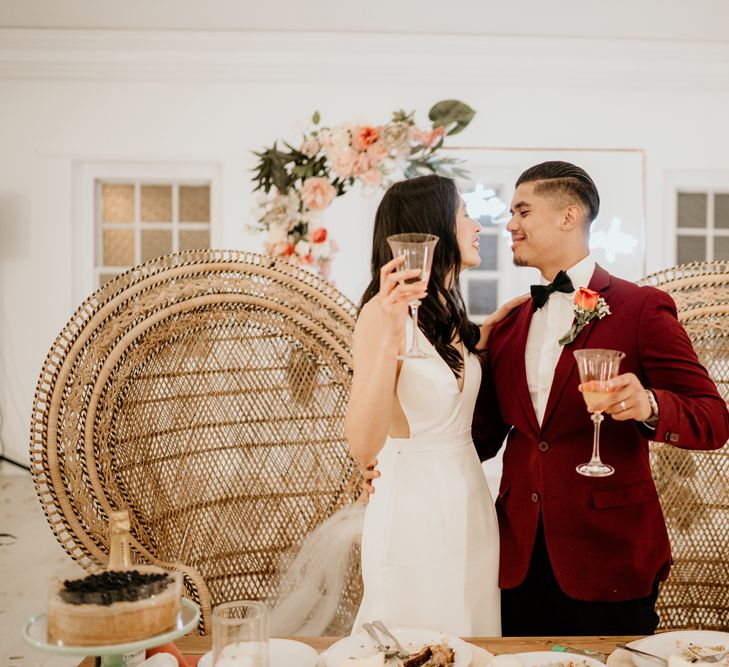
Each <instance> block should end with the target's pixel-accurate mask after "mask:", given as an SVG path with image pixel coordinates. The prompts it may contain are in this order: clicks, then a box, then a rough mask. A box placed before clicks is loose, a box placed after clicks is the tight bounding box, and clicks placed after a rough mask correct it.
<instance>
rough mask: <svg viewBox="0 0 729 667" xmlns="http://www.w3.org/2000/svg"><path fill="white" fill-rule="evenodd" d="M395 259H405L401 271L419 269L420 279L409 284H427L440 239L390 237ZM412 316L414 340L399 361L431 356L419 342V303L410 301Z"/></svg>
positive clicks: (432, 237)
mask: <svg viewBox="0 0 729 667" xmlns="http://www.w3.org/2000/svg"><path fill="white" fill-rule="evenodd" d="M387 242H388V243H389V244H390V249H391V250H392V255H393V257H404V258H405V261H404V262H403V263H402V264H401V265H400V269H399V270H400V271H413V270H415V269H418V270H419V271H420V277H416V278H411V279H409V280H406V281H405V282H408V283H417V282H419V281H420V280H424V281H425V282H426V283H427V282H428V279H429V278H430V268H431V267H432V266H433V251H434V250H435V244H436V243H438V237H437V236H434V235H433V234H419V233H412V234H395V235H394V236H388V237H387ZM408 305H409V306H410V315H411V316H412V318H413V339H412V342H411V343H410V348H409V349H408V351H407V352H406V353H405V354H403V355H400V356H399V357H398V359H423V358H425V357H429V356H430V355H429V354H428V353H427V352H425V351H424V350H422V349H421V347H420V343H419V340H418V305H419V304H418V301H417V300H413V301H410V302H409V304H408Z"/></svg>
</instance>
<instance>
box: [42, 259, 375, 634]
mask: <svg viewBox="0 0 729 667" xmlns="http://www.w3.org/2000/svg"><path fill="white" fill-rule="evenodd" d="M355 316H356V308H355V306H354V304H352V303H351V302H350V301H349V300H348V299H347V298H346V297H345V296H343V295H342V294H341V293H340V292H338V291H337V290H336V289H335V288H334V287H333V286H332V285H331V284H330V283H328V282H326V281H324V280H322V279H320V278H318V277H315V276H314V275H313V274H311V273H309V272H307V271H305V270H303V269H298V268H295V267H292V266H291V265H289V264H286V263H283V262H280V261H276V260H273V259H271V258H269V257H264V256H261V255H256V254H253V253H241V252H227V251H215V250H209V251H192V252H184V253H179V254H173V255H169V256H166V257H162V258H160V259H158V260H154V261H152V262H148V263H146V264H143V265H141V266H138V267H136V268H134V269H132V270H130V271H128V272H127V273H124V274H122V275H120V276H119V277H117V278H116V279H114V280H112V281H111V282H109V283H107V284H106V285H104V286H103V287H102V288H101V289H99V290H98V291H97V292H95V293H94V294H93V295H92V296H91V297H89V298H88V299H87V300H86V301H85V302H84V303H83V304H82V305H81V307H80V308H79V309H78V310H77V311H76V313H75V314H74V315H73V317H72V318H71V320H70V321H69V323H68V324H67V326H66V327H65V328H64V329H63V331H62V332H61V333H60V335H59V336H58V338H57V339H56V341H55V342H54V344H53V346H52V348H51V350H50V352H49V354H48V357H47V358H46V361H45V364H44V367H43V370H42V372H41V376H40V379H39V382H38V386H37V390H36V395H35V403H34V407H33V418H32V433H31V460H32V472H33V476H34V480H35V485H36V489H37V492H38V495H39V497H40V499H41V502H42V504H43V508H44V511H45V513H46V516H47V518H48V521H49V522H50V525H51V527H52V529H53V531H54V533H55V535H56V537H57V538H58V540H59V542H60V543H61V544H62V545H63V547H64V549H65V550H66V551H67V552H68V553H69V554H70V555H71V556H72V558H74V559H75V560H76V561H78V562H79V563H80V564H81V565H82V566H83V567H85V568H86V569H87V570H90V571H93V570H96V569H98V568H100V567H104V566H105V564H106V561H107V557H108V543H107V535H106V532H107V519H108V516H109V512H111V511H112V510H118V509H128V510H129V512H130V515H131V525H132V538H133V539H132V549H133V553H134V557H135V559H137V560H138V561H140V562H142V561H144V562H150V563H156V564H164V565H172V564H174V566H175V567H177V568H178V569H180V570H181V571H182V572H183V573H184V581H185V587H186V590H187V594H188V595H189V596H190V597H191V598H193V599H194V600H195V601H196V602H198V603H199V604H200V606H201V609H202V612H203V613H202V622H201V626H200V629H201V630H202V631H205V630H209V628H210V610H211V606H212V605H215V604H218V603H220V602H223V601H227V600H234V599H265V598H268V597H270V596H271V595H272V594H274V592H275V587H276V583H277V581H278V576H279V572H280V569H279V564H280V562H281V561H282V559H284V560H285V559H286V558H289V559H290V554H291V549H292V548H293V549H295V547H296V546H297V545H299V544H300V543H301V542H302V541H303V540H304V538H305V537H306V536H307V535H308V534H309V533H310V532H311V531H312V530H313V529H314V528H316V527H317V526H318V525H319V524H320V523H321V522H322V521H323V520H325V519H326V518H327V517H329V516H330V515H331V514H332V513H334V512H335V511H336V510H337V509H339V508H341V507H343V506H346V505H348V504H351V503H352V502H353V501H355V500H356V498H357V497H358V496H359V494H360V491H361V481H362V480H361V476H360V473H359V472H358V469H357V467H356V466H355V465H354V463H353V461H352V460H351V458H350V457H349V455H348V448H347V444H346V441H345V438H344V429H343V418H344V413H345V410H346V404H347V400H348V395H349V388H350V382H351V374H352V371H351V335H352V331H353V327H354V321H355ZM351 567H352V577H351V584H350V585H349V586H348V588H347V590H346V595H345V598H346V599H343V600H342V601H341V603H340V610H339V612H338V616H337V619H336V623H335V625H334V626H333V628H332V631H333V632H340V633H341V632H342V631H343V629H344V628H346V627H347V622H348V621H349V622H350V623H351V618H352V615H353V612H355V611H356V609H357V606H358V603H359V598H360V597H361V579H360V576H359V569H358V568H359V560H358V557H357V555H356V554H353V557H352V564H351Z"/></svg>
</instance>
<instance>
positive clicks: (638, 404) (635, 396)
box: [579, 373, 654, 422]
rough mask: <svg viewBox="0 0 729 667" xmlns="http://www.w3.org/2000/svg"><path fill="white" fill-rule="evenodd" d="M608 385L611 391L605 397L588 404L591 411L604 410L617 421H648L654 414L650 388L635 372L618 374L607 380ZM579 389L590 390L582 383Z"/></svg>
mask: <svg viewBox="0 0 729 667" xmlns="http://www.w3.org/2000/svg"><path fill="white" fill-rule="evenodd" d="M607 387H608V389H609V393H608V394H606V395H605V397H604V398H602V399H600V400H595V401H591V402H590V403H589V404H588V408H587V409H588V410H589V411H590V412H603V413H605V414H609V415H611V416H612V418H613V419H615V420H617V421H628V420H629V419H634V420H635V421H639V422H648V421H649V420H650V419H651V417H653V416H654V414H653V407H652V406H651V402H650V399H649V398H648V390H647V389H646V388H645V387H644V386H643V385H642V384H641V382H640V380H639V379H638V377H637V376H636V375H635V374H634V373H623V374H622V375H616V376H615V377H614V378H612V379H610V380H609V381H608V382H607ZM579 390H580V391H583V392H584V391H585V390H587V391H589V387H585V386H584V385H582V384H581V385H580V386H579Z"/></svg>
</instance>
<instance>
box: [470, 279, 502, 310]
mask: <svg viewBox="0 0 729 667" xmlns="http://www.w3.org/2000/svg"><path fill="white" fill-rule="evenodd" d="M496 288H497V283H496V281H495V280H470V281H469V282H468V313H469V315H471V316H473V317H477V316H479V315H488V314H489V313H493V312H494V311H495V310H496Z"/></svg>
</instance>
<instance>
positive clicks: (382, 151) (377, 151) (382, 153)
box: [367, 141, 390, 162]
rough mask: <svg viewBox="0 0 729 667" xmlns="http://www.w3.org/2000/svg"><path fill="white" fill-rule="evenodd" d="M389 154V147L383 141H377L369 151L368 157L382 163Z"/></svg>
mask: <svg viewBox="0 0 729 667" xmlns="http://www.w3.org/2000/svg"><path fill="white" fill-rule="evenodd" d="M389 154H390V151H388V150H387V146H385V145H384V144H383V143H382V142H381V141H376V142H375V143H374V144H372V145H371V146H370V147H369V148H368V149H367V155H369V156H370V157H371V158H372V159H373V160H374V161H375V162H382V161H383V160H384V159H385V158H386V157H387V156H388V155H389Z"/></svg>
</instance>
